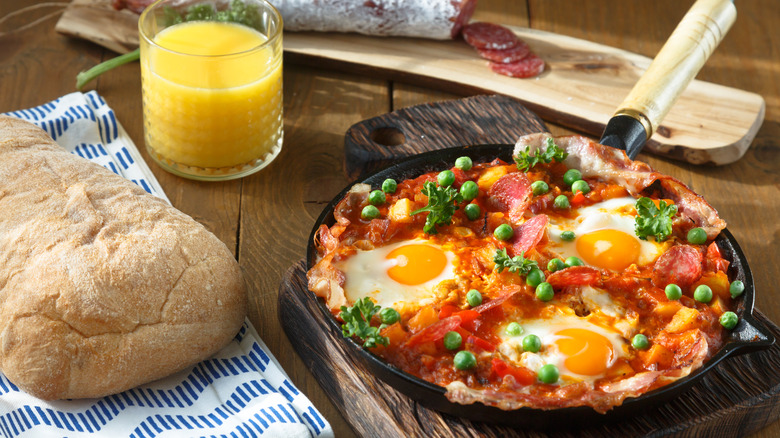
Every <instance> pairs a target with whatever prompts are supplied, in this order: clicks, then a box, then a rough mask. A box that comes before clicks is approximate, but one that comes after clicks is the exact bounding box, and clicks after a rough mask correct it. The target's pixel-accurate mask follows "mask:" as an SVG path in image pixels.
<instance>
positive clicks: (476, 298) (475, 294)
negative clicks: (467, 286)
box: [466, 289, 482, 307]
mask: <svg viewBox="0 0 780 438" xmlns="http://www.w3.org/2000/svg"><path fill="white" fill-rule="evenodd" d="M466 302H468V303H469V306H471V307H477V306H479V305H480V304H482V294H481V293H479V291H478V290H476V289H471V290H470V291H468V293H467V294H466Z"/></svg>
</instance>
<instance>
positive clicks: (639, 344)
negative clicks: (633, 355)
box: [631, 333, 650, 350]
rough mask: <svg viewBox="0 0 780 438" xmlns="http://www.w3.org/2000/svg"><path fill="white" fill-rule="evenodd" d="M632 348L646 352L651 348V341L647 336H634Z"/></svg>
mask: <svg viewBox="0 0 780 438" xmlns="http://www.w3.org/2000/svg"><path fill="white" fill-rule="evenodd" d="M631 346H633V347H634V348H636V349H637V350H646V349H647V348H648V347H650V341H649V340H648V339H647V336H645V335H643V334H641V333H640V334H638V335H634V337H633V338H632V339H631Z"/></svg>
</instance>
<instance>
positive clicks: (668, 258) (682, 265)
mask: <svg viewBox="0 0 780 438" xmlns="http://www.w3.org/2000/svg"><path fill="white" fill-rule="evenodd" d="M702 259H703V257H702V254H701V253H700V252H699V250H697V249H696V248H694V247H692V246H688V245H680V246H673V247H671V248H669V250H668V251H666V252H665V253H663V254H661V257H658V260H656V261H655V265H654V266H653V284H654V285H655V286H657V287H661V288H663V287H666V285H668V284H670V283H674V284H676V285H678V286H680V287H688V286H690V285H691V284H693V282H694V281H696V280H698V279H699V277H701V264H702Z"/></svg>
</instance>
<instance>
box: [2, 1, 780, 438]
mask: <svg viewBox="0 0 780 438" xmlns="http://www.w3.org/2000/svg"><path fill="white" fill-rule="evenodd" d="M690 3H692V1H685V2H681V1H679V0H658V1H654V2H638V1H632V2H614V1H610V0H590V1H588V2H572V1H570V0H527V1H518V0H479V7H478V9H477V13H476V14H475V18H476V19H480V20H486V21H493V22H497V23H505V24H510V25H518V26H528V27H532V28H536V29H542V30H546V31H551V32H557V33H560V34H564V35H570V36H573V37H577V38H583V39H589V40H592V41H595V42H598V43H602V44H607V45H611V46H615V47H619V48H622V49H626V50H629V51H632V52H637V53H640V54H642V55H646V56H653V55H654V54H655V53H656V52H657V51H658V49H659V48H660V47H661V45H662V44H663V42H664V41H665V40H666V38H667V37H668V35H669V34H670V33H671V31H672V29H673V28H674V27H675V25H676V24H677V22H678V21H679V20H680V18H681V17H682V16H683V14H684V13H685V11H686V10H687V8H688V6H689V4H690ZM64 5H65V3H58V2H51V1H48V2H47V1H43V0H19V1H13V2H11V1H3V2H0V17H5V18H3V19H2V21H0V112H1V111H10V110H15V109H21V108H28V107H31V106H35V105H39V104H41V103H44V102H47V101H49V100H52V99H55V98H57V97H59V96H61V95H64V94H67V93H69V92H72V91H74V82H75V76H76V74H77V73H78V72H79V71H81V70H84V69H86V68H88V67H90V66H92V65H94V64H95V63H97V62H99V61H101V60H104V59H108V58H110V57H112V56H114V54H113V53H112V52H110V51H108V50H105V49H102V48H100V47H98V46H96V45H94V44H92V43H88V42H85V41H80V40H75V39H70V38H66V37H63V36H61V35H59V34H57V33H56V32H54V24H55V22H56V20H57V17H58V14H59V13H60V12H61V10H62V9H63V8H64ZM25 6H34V8H32V9H29V10H27V11H26V12H24V13H21V14H18V15H11V16H9V14H11V13H12V12H15V11H18V10H20V9H22V8H24V7H25ZM737 10H738V18H737V22H736V24H735V25H734V27H733V28H732V29H731V31H730V32H729V34H728V36H727V37H726V39H725V41H724V42H723V43H722V44H721V47H719V48H718V49H717V50H716V52H715V54H714V55H713V56H712V58H711V59H710V60H709V62H708V64H707V66H705V68H704V70H703V71H702V72H701V73H700V74H699V76H698V78H699V79H703V80H706V81H710V82H714V83H719V84H724V85H728V86H731V87H736V88H741V89H744V90H748V91H752V92H755V93H758V94H761V95H762V96H763V97H764V98H765V99H766V103H767V112H766V120H765V122H764V124H763V126H762V128H761V129H760V130H759V132H758V135H757V137H756V139H755V141H754V144H753V145H752V146H751V148H750V149H749V151H748V153H747V154H746V155H745V157H743V159H742V160H740V161H739V162H737V163H734V164H731V165H728V166H723V167H717V168H706V167H696V166H692V165H685V164H681V163H679V162H671V161H667V160H663V159H659V158H656V157H653V156H650V155H640V159H642V160H645V161H647V162H649V163H650V164H651V165H652V166H654V167H656V168H657V169H658V170H660V171H662V172H666V173H669V174H671V175H673V176H675V177H677V178H679V179H680V180H682V181H684V182H685V183H687V184H689V185H690V186H691V187H692V188H693V189H694V190H696V191H698V192H700V193H702V194H704V195H705V196H706V197H707V199H708V200H709V201H710V203H712V204H713V205H714V206H715V207H716V208H718V210H719V211H720V212H721V216H722V217H724V218H725V219H726V220H727V221H728V223H729V229H730V230H731V232H732V233H733V234H734V236H735V237H736V238H737V240H738V241H739V242H740V244H741V245H742V247H743V249H744V250H745V253H746V254H747V257H748V259H749V260H750V263H751V266H752V268H753V274H754V276H755V280H756V288H757V291H758V293H757V295H758V298H757V305H758V307H759V308H760V309H761V310H762V311H763V312H764V313H765V314H766V315H767V316H768V317H769V318H770V319H772V320H774V321H776V322H777V321H780V300H778V299H777V298H778V293H780V291H778V288H777V286H776V284H777V279H776V273H777V266H780V255H778V251H777V249H776V247H777V244H778V237H780V225H778V224H780V222H779V221H778V217H780V201H778V199H780V174H779V170H780V33H778V32H777V23H780V2H777V1H776V0H751V1H742V2H737ZM31 23H32V25H29V24H31ZM28 25H29V26H28ZM25 26H26V27H25ZM284 82H285V93H284V98H285V147H284V150H283V152H282V154H281V155H280V156H279V157H278V158H277V160H276V161H275V162H274V163H273V164H272V165H271V166H269V167H268V168H267V169H265V170H264V171H262V172H261V173H259V174H257V175H254V176H251V177H248V178H246V179H244V180H240V181H233V182H225V183H201V182H195V181H189V180H184V179H181V178H178V177H175V176H172V175H170V174H167V173H166V172H164V171H163V170H161V169H160V168H158V167H156V166H154V165H151V167H152V169H153V171H154V172H155V175H156V176H157V178H158V179H159V180H160V183H161V184H162V186H163V188H164V189H165V190H166V192H167V194H168V196H169V198H170V199H171V201H172V202H173V204H174V205H175V206H176V207H177V208H179V209H181V210H182V211H184V212H186V213H188V214H190V215H192V216H193V217H194V218H195V219H197V220H198V221H200V222H202V223H204V224H205V225H206V226H207V227H208V228H209V229H210V230H212V231H213V232H214V233H216V234H217V236H219V237H220V238H221V239H222V240H223V241H224V242H225V243H226V244H227V245H228V246H229V247H231V248H235V251H236V257H238V259H239V262H240V264H241V267H242V269H243V271H244V274H245V275H246V278H247V280H248V283H249V287H250V293H251V308H250V318H251V320H252V322H253V324H254V325H255V327H257V329H258V331H259V332H260V335H261V336H262V338H263V340H264V341H265V342H266V343H267V344H268V345H269V347H270V349H271V350H272V351H273V353H274V354H275V355H276V357H277V358H278V359H279V360H280V362H281V363H282V365H283V366H284V368H285V369H286V371H287V372H288V373H289V374H290V376H291V378H292V379H293V381H294V382H295V383H296V384H297V385H298V387H299V388H300V389H301V390H302V391H303V392H304V393H305V394H307V395H308V396H309V397H310V398H311V400H312V401H313V402H314V404H315V405H316V406H317V407H318V408H319V409H320V410H321V411H322V413H323V414H324V415H325V417H326V418H328V419H329V420H330V422H331V424H332V425H333V428H334V431H335V432H336V436H338V437H350V436H354V432H353V431H352V430H351V429H350V427H349V425H347V423H346V422H345V421H344V420H343V419H342V418H341V416H340V415H339V413H338V411H337V410H336V409H335V408H334V406H333V405H332V403H331V402H330V400H328V398H327V397H326V396H325V395H324V393H323V391H322V390H321V388H320V387H319V384H318V383H317V382H316V381H315V380H314V378H313V377H312V376H311V374H310V373H309V371H308V369H307V368H306V366H305V365H304V363H303V362H302V361H301V360H300V359H299V358H298V356H297V355H296V354H295V353H294V352H293V350H292V348H291V347H290V343H289V340H288V339H287V338H286V337H285V335H284V334H283V332H282V330H281V327H280V325H279V322H278V319H277V316H276V315H277V309H276V303H277V299H276V294H277V290H278V286H279V282H280V280H281V279H282V276H283V275H284V273H285V271H286V270H287V268H288V267H290V266H291V265H292V264H293V263H294V262H296V261H298V260H299V259H300V258H301V257H302V256H303V254H304V250H305V246H306V239H307V237H308V233H309V231H310V230H309V228H310V227H311V225H312V224H313V223H314V220H315V218H316V217H317V216H318V215H319V212H320V210H321V208H322V206H323V205H324V204H325V203H327V201H329V200H330V198H331V197H332V196H333V195H335V194H336V193H337V192H338V191H340V190H341V189H342V188H343V186H344V185H345V184H346V183H347V179H346V177H345V176H344V174H343V173H342V166H341V162H342V159H343V140H344V137H343V136H344V132H345V131H346V129H347V128H349V126H351V125H352V124H353V123H356V122H358V121H360V120H363V119H366V118H370V117H374V116H377V115H380V114H383V113H385V112H388V111H391V110H394V109H398V108H402V107H406V106H409V105H414V104H418V103H423V102H430V101H436V100H442V99H451V98H458V97H463V94H459V93H457V90H450V91H449V92H443V91H437V90H432V89H428V88H421V87H416V86H414V85H412V84H405V83H399V82H390V81H387V80H384V79H382V78H378V77H361V76H358V75H354V74H348V73H336V72H332V71H326V70H322V69H317V68H311V67H302V66H296V65H293V64H291V63H287V64H286V65H285V71H284ZM93 87H94V88H95V89H97V90H98V92H99V93H100V94H101V95H102V96H103V97H104V98H105V99H106V100H107V101H108V102H109V104H110V105H111V106H112V107H113V108H114V109H115V110H116V112H117V114H118V117H119V120H120V122H121V123H122V124H123V126H124V127H125V129H126V130H127V131H128V133H129V134H130V136H131V137H132V139H133V141H135V143H136V144H137V145H138V146H139V147H142V146H143V126H142V117H141V92H140V71H139V68H138V65H137V64H134V65H128V66H125V67H122V68H120V69H117V70H115V71H113V72H110V73H109V74H106V75H105V76H103V77H101V78H100V79H99V80H98V81H97V82H96V83H95V84H94V85H93ZM453 91H455V92H454V93H453ZM550 128H551V130H552V131H553V133H554V134H557V135H559V134H566V133H568V132H569V131H567V130H565V129H562V128H559V127H556V126H554V125H550ZM778 435H780V424H779V423H775V424H772V425H770V426H769V427H767V428H766V429H764V430H763V431H761V432H759V433H758V434H756V435H755V436H757V437H767V438H768V437H775V436H778Z"/></svg>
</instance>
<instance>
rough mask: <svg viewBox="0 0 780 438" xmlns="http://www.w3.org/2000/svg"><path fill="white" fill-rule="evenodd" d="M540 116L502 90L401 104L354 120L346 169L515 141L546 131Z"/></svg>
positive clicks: (355, 171)
mask: <svg viewBox="0 0 780 438" xmlns="http://www.w3.org/2000/svg"><path fill="white" fill-rule="evenodd" d="M546 131H547V127H546V126H545V125H544V122H543V121H542V119H540V118H539V116H537V115H536V114H534V113H533V112H531V111H529V110H528V109H527V108H526V107H525V106H523V105H522V104H521V103H520V101H518V100H516V99H513V98H511V97H506V96H498V95H495V96H484V95H482V96H474V97H468V98H465V99H458V100H450V101H444V102H435V103H426V104H422V105H416V106H412V107H409V108H403V109H400V110H398V111H394V112H392V113H387V114H383V115H381V116H377V117H374V118H372V119H368V120H364V121H362V122H359V123H356V124H354V125H352V127H350V128H349V130H347V133H346V135H345V136H344V172H345V173H346V174H347V177H349V178H350V179H352V180H355V179H358V178H359V177H360V176H361V175H366V174H369V173H373V172H374V171H377V170H380V169H382V168H385V167H387V166H388V165H389V164H392V163H393V162H394V161H395V160H398V159H400V158H404V157H408V156H410V155H414V154H417V153H420V152H427V151H434V150H437V149H442V148H446V147H451V146H464V145H474V144H505V143H506V144H514V143H515V141H517V139H518V137H520V136H522V135H525V134H532V133H535V132H546Z"/></svg>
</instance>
